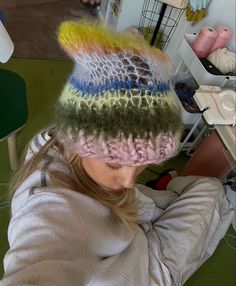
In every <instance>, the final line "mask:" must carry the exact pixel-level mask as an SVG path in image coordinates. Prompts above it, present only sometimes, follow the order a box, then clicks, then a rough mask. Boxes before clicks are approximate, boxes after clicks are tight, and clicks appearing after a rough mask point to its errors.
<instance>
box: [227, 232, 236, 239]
mask: <svg viewBox="0 0 236 286" xmlns="http://www.w3.org/2000/svg"><path fill="white" fill-rule="evenodd" d="M226 235H227V236H230V237H232V238H234V239H236V236H235V235H232V234H230V233H226ZM226 235H225V236H226Z"/></svg>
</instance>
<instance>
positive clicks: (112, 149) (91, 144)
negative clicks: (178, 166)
mask: <svg viewBox="0 0 236 286" xmlns="http://www.w3.org/2000/svg"><path fill="white" fill-rule="evenodd" d="M58 139H59V141H60V142H62V143H63V144H64V146H65V147H66V148H67V150H68V151H70V152H71V153H74V154H78V155H79V156H81V157H90V158H97V159H99V160H102V161H105V162H110V163H111V162H112V163H113V162H114V163H119V164H122V165H144V164H160V163H162V162H164V161H166V160H167V159H169V158H171V157H173V156H174V155H175V154H176V152H177V148H178V143H179V138H177V137H175V136H171V135H169V134H159V135H158V136H157V137H156V138H154V139H153V140H147V139H139V138H133V136H132V135H130V136H129V137H128V138H127V139H125V138H112V139H109V140H104V138H103V137H99V138H95V137H94V136H91V135H90V136H85V135H84V134H83V132H82V131H80V134H79V135H78V137H77V139H75V138H73V139H72V137H71V136H68V135H67V136H66V135H65V134H60V133H59V134H58Z"/></svg>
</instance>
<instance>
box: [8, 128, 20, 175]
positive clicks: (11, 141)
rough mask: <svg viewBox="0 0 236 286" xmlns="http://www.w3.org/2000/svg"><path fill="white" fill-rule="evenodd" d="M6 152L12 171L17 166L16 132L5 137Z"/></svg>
mask: <svg viewBox="0 0 236 286" xmlns="http://www.w3.org/2000/svg"><path fill="white" fill-rule="evenodd" d="M7 144H8V153H9V161H10V166H11V169H12V170H13V171H14V170H16V169H17V166H18V156H17V150H16V133H13V134H12V135H10V136H9V137H8V138H7Z"/></svg>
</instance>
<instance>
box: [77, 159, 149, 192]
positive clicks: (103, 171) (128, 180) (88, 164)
mask: <svg viewBox="0 0 236 286" xmlns="http://www.w3.org/2000/svg"><path fill="white" fill-rule="evenodd" d="M82 165H83V167H84V169H85V171H86V172H87V174H88V175H89V176H90V177H91V178H92V179H93V180H94V181H95V182H96V183H97V184H98V185H100V186H101V187H103V188H105V189H107V190H110V191H115V192H119V191H123V190H125V189H131V188H133V187H134V185H135V182H136V178H137V176H138V174H140V173H141V172H142V171H143V170H144V169H145V167H146V165H142V166H124V165H120V164H117V163H106V162H103V161H100V160H98V159H95V158H88V157H83V158H82Z"/></svg>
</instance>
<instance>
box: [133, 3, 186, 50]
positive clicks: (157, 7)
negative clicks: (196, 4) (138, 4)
mask: <svg viewBox="0 0 236 286" xmlns="http://www.w3.org/2000/svg"><path fill="white" fill-rule="evenodd" d="M183 12H184V9H179V8H175V7H172V6H170V5H167V4H166V3H162V2H161V1H158V0H144V4H143V8H142V14H141V18H140V21H139V31H140V32H141V33H142V34H143V36H144V38H145V39H146V40H147V41H148V42H149V43H150V45H151V46H157V47H159V48H160V49H163V50H165V49H166V48H167V46H168V44H169V42H170V40H171V37H172V35H173V34H174V31H175V29H176V27H177V25H178V23H179V20H180V18H181V16H182V14H183Z"/></svg>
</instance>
